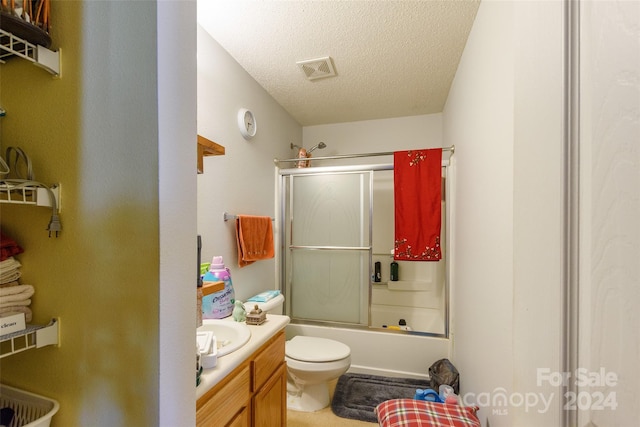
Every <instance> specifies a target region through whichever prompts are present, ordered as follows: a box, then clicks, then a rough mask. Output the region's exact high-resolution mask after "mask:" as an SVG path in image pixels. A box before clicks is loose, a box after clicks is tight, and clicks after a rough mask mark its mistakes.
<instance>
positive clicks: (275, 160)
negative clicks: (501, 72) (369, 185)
mask: <svg viewBox="0 0 640 427" xmlns="http://www.w3.org/2000/svg"><path fill="white" fill-rule="evenodd" d="M442 151H450V152H451V155H453V153H455V151H456V146H455V145H452V146H451V147H442ZM393 153H394V152H393V151H386V152H382V153H361V154H340V155H336V156H326V157H307V158H306V159H304V158H295V159H273V163H275V164H276V165H277V164H278V163H280V162H300V161H305V160H314V161H315V160H336V159H353V158H357V157H377V156H392V155H393Z"/></svg>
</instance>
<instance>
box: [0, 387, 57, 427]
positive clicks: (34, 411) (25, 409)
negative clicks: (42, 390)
mask: <svg viewBox="0 0 640 427" xmlns="http://www.w3.org/2000/svg"><path fill="white" fill-rule="evenodd" d="M7 407H8V408H11V409H13V410H14V415H13V421H12V422H11V424H9V426H8V427H48V426H49V424H50V423H51V417H53V416H54V415H55V413H56V412H58V409H60V405H59V404H58V402H56V401H55V400H53V399H49V398H46V397H43V396H39V395H37V394H34V393H29V392H28V391H23V390H19V389H17V388H13V387H9V386H8V385H4V384H0V408H7Z"/></svg>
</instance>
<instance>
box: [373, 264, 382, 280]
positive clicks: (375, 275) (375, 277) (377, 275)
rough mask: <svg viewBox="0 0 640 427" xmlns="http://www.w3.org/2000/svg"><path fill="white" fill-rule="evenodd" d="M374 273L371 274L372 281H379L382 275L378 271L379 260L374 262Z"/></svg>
mask: <svg viewBox="0 0 640 427" xmlns="http://www.w3.org/2000/svg"><path fill="white" fill-rule="evenodd" d="M374 271H375V273H374V276H373V281H374V282H380V281H381V280H382V275H381V273H380V261H376V263H375V270H374Z"/></svg>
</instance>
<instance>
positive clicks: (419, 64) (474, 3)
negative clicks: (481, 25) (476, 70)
mask: <svg viewBox="0 0 640 427" xmlns="http://www.w3.org/2000/svg"><path fill="white" fill-rule="evenodd" d="M478 6H479V0H423V1H350V0H347V1H309V0H306V1H303V0H298V1H272V0H251V1H249V0H213V1H212V0H198V23H199V24H200V25H201V26H202V27H203V28H204V29H205V30H206V31H207V32H208V33H209V34H211V36H212V37H213V38H214V39H215V40H216V41H218V43H220V45H222V46H223V47H224V48H225V49H226V50H227V51H228V52H229V54H230V55H231V56H232V57H233V58H234V59H235V60H236V61H237V62H238V63H239V64H240V65H241V66H242V67H243V68H244V69H245V70H246V71H247V72H248V73H249V74H250V75H251V76H252V77H253V78H254V79H255V80H256V81H257V82H258V83H259V84H260V85H261V86H262V87H264V88H265V90H266V91H267V92H269V93H270V94H271V96H273V98H274V99H275V100H276V101H277V102H278V103H279V104H280V105H282V107H283V108H284V109H285V110H287V112H288V113H289V114H290V115H291V116H292V117H294V118H295V119H296V120H297V121H298V122H299V123H300V125H302V126H311V125H318V124H327V123H341V122H350V121H359V120H370V119H381V118H392V117H402V116H413V115H418V114H430V113H437V112H441V111H442V109H443V107H444V104H445V102H446V99H447V95H448V93H449V87H450V86H451V82H452V80H453V77H454V75H455V72H456V69H457V66H458V61H459V60H460V56H461V55H462V51H463V49H464V46H465V43H466V41H467V37H468V34H469V31H470V29H471V26H472V24H473V20H474V18H475V15H476V11H477V9H478ZM326 56H330V57H331V58H332V59H333V66H334V67H335V72H336V74H337V76H336V77H328V78H321V79H316V80H312V81H310V80H308V79H307V78H306V75H305V73H304V72H303V71H302V70H301V69H300V67H299V66H298V65H297V64H296V62H298V61H303V60H309V59H315V58H320V57H326Z"/></svg>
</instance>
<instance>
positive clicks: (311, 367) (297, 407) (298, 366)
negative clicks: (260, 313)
mask: <svg viewBox="0 0 640 427" xmlns="http://www.w3.org/2000/svg"><path fill="white" fill-rule="evenodd" d="M255 304H258V306H259V308H260V309H262V310H264V311H266V312H267V313H272V314H282V309H283V305H284V297H283V296H282V295H278V296H277V297H276V298H273V299H271V300H269V301H268V302H266V303H253V302H246V303H245V308H246V309H247V312H248V311H249V310H251V309H253V307H254V305H255ZM285 360H286V362H287V374H288V375H287V408H288V409H292V410H294V411H301V412H315V411H319V410H320V409H323V408H326V407H327V406H329V387H328V383H329V381H332V380H335V379H337V378H338V377H340V375H342V374H344V373H345V372H347V370H348V369H349V367H350V366H351V349H350V348H349V346H347V345H346V344H343V343H341V342H338V341H335V340H330V339H327V338H317V337H308V336H301V335H299V336H295V337H293V338H291V339H290V340H289V341H287V342H286V343H285Z"/></svg>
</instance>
